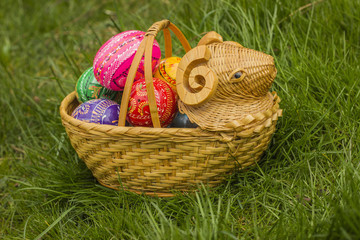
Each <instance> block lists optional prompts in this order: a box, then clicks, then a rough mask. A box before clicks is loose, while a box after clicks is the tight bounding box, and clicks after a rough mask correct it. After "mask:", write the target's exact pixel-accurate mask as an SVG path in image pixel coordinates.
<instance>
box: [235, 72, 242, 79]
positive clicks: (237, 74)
mask: <svg viewBox="0 0 360 240" xmlns="http://www.w3.org/2000/svg"><path fill="white" fill-rule="evenodd" d="M241 75H242V72H237V73H235V74H234V78H236V79H238V78H241Z"/></svg>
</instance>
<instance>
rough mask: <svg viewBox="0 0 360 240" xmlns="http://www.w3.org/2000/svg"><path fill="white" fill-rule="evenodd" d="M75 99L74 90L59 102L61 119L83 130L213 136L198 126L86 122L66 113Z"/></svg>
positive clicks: (113, 132) (120, 133)
mask: <svg viewBox="0 0 360 240" xmlns="http://www.w3.org/2000/svg"><path fill="white" fill-rule="evenodd" d="M75 99H76V95H75V91H73V92H71V93H70V94H68V95H67V96H66V97H65V98H64V99H63V100H62V102H61V104H60V115H61V118H62V119H63V121H66V122H68V123H70V124H71V125H74V126H78V127H79V128H82V129H84V130H88V131H89V130H95V131H96V130H97V131H102V132H111V133H112V134H114V135H117V134H119V135H122V134H125V133H128V134H131V133H132V131H133V130H135V131H136V133H137V134H139V132H141V134H149V135H152V134H159V133H169V134H171V135H174V134H178V135H194V136H199V134H200V135H204V134H205V135H208V136H214V133H212V132H208V131H204V130H201V129H200V128H152V127H151V128H150V127H133V126H123V127H122V126H115V125H105V124H96V123H88V122H84V121H81V120H78V119H75V118H73V117H71V116H70V115H69V114H68V113H67V109H68V106H69V104H70V103H72V102H73V101H74V100H75Z"/></svg>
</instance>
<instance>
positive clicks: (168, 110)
mask: <svg viewBox="0 0 360 240" xmlns="http://www.w3.org/2000/svg"><path fill="white" fill-rule="evenodd" d="M153 83H154V91H155V99H156V104H157V109H158V113H159V119H160V124H161V127H166V126H167V125H169V124H170V122H171V121H172V120H173V118H174V116H175V113H176V112H177V104H176V93H175V92H174V91H173V90H172V89H171V87H170V86H169V84H167V83H166V82H165V81H163V80H161V79H158V78H153ZM127 120H128V122H129V123H130V124H131V125H133V126H142V127H152V126H153V124H152V121H151V114H150V108H149V101H148V97H147V91H146V84H145V79H139V80H138V81H136V82H135V83H134V84H133V86H132V88H131V93H130V101H129V110H128V113H127Z"/></svg>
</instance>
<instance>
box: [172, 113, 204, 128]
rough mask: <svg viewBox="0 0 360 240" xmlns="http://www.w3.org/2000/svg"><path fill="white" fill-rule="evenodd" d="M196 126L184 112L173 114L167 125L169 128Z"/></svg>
mask: <svg viewBox="0 0 360 240" xmlns="http://www.w3.org/2000/svg"><path fill="white" fill-rule="evenodd" d="M197 126H198V125H196V124H195V123H192V122H190V119H189V118H188V116H187V115H186V114H182V113H180V112H178V113H177V114H176V115H175V118H174V120H173V121H172V122H171V124H170V125H169V127H171V128H196V127H197Z"/></svg>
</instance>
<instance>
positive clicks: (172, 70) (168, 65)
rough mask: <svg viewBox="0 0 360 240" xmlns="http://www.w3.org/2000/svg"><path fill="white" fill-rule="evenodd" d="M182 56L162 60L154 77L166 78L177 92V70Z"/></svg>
mask: <svg viewBox="0 0 360 240" xmlns="http://www.w3.org/2000/svg"><path fill="white" fill-rule="evenodd" d="M180 60H181V58H179V57H169V58H164V59H161V60H160V63H159V66H158V68H157V69H156V72H155V74H154V77H156V78H160V79H163V80H165V82H167V83H169V85H170V87H171V88H172V89H173V90H174V91H175V92H176V71H177V68H178V65H179V62H180Z"/></svg>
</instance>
